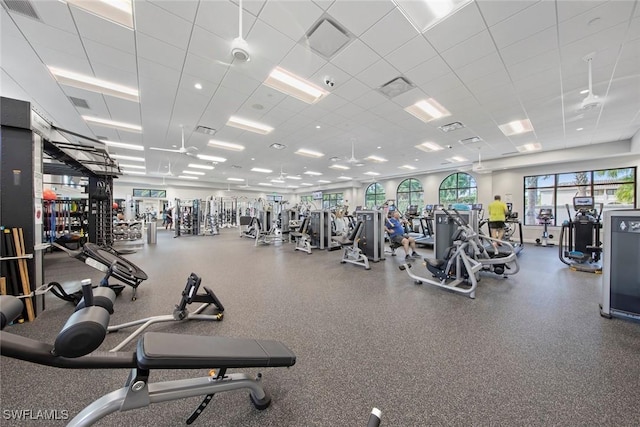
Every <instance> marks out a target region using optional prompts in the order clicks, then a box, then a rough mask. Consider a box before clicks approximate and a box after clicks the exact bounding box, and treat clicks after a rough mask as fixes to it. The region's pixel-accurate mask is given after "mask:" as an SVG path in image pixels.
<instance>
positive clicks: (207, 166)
mask: <svg viewBox="0 0 640 427" xmlns="http://www.w3.org/2000/svg"><path fill="white" fill-rule="evenodd" d="M187 167H189V168H194V169H205V170H208V171H212V170H214V169H215V168H214V167H213V166H209V165H199V164H197V163H189V164H188V165H187Z"/></svg>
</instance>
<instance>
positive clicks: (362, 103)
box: [353, 91, 397, 110]
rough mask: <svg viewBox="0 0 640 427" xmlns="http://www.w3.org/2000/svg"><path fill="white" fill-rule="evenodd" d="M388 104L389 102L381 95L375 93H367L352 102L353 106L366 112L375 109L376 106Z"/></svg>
mask: <svg viewBox="0 0 640 427" xmlns="http://www.w3.org/2000/svg"><path fill="white" fill-rule="evenodd" d="M388 102H389V100H388V99H387V98H386V97H385V96H384V95H382V94H381V93H378V92H376V91H369V92H367V93H365V94H364V95H362V96H361V97H360V98H358V99H356V100H354V101H353V104H355V105H357V106H359V107H362V108H364V109H365V110H368V109H370V108H372V107H375V106H376V105H379V104H384V103H388ZM396 108H397V107H396Z"/></svg>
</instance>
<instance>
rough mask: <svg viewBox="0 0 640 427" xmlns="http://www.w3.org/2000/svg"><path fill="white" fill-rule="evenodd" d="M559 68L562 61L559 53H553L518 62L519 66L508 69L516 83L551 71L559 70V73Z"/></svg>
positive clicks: (515, 65) (514, 65)
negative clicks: (542, 72)
mask: <svg viewBox="0 0 640 427" xmlns="http://www.w3.org/2000/svg"><path fill="white" fill-rule="evenodd" d="M559 67H560V60H559V58H558V53H557V52H554V51H551V52H545V53H543V54H541V55H538V56H536V57H533V58H529V59H527V60H525V61H522V62H518V63H517V64H513V65H510V66H508V67H507V70H508V71H509V74H510V75H511V78H512V79H513V80H514V81H516V80H520V79H524V78H526V77H527V76H530V75H532V74H536V73H539V72H541V71H546V70H549V69H555V70H558V73H559V72H560V71H559V69H560V68H559Z"/></svg>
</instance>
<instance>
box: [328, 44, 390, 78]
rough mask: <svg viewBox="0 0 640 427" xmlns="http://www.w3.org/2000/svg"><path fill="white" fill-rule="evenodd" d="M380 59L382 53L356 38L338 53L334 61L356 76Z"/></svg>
mask: <svg viewBox="0 0 640 427" xmlns="http://www.w3.org/2000/svg"><path fill="white" fill-rule="evenodd" d="M379 59H380V55H378V54H377V53H376V52H374V51H373V50H372V49H371V48H370V47H368V46H367V45H365V44H364V43H362V42H361V41H360V40H355V41H354V42H353V43H351V44H350V45H349V46H347V47H346V48H345V49H343V50H342V51H341V52H340V53H338V54H337V55H336V57H335V58H334V59H333V61H332V63H333V64H335V65H336V66H338V67H340V68H341V69H343V70H344V71H346V72H347V73H349V74H351V75H352V76H355V75H357V74H358V73H359V72H361V71H362V70H364V69H365V68H367V67H369V66H370V65H372V64H373V63H374V62H376V61H378V60H379Z"/></svg>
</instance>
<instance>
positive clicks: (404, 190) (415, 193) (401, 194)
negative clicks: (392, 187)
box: [396, 178, 424, 212]
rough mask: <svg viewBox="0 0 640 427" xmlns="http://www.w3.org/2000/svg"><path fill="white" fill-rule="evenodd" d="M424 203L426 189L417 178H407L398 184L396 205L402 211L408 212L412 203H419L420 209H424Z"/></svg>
mask: <svg viewBox="0 0 640 427" xmlns="http://www.w3.org/2000/svg"><path fill="white" fill-rule="evenodd" d="M423 203H424V190H423V189H422V184H421V183H420V181H419V180H417V179H415V178H409V179H405V180H404V181H402V182H401V183H400V185H398V190H397V193H396V206H397V208H398V210H399V211H400V212H406V211H407V208H408V207H409V206H411V205H417V206H418V211H419V212H420V211H421V210H422V205H423Z"/></svg>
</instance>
